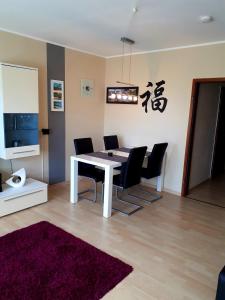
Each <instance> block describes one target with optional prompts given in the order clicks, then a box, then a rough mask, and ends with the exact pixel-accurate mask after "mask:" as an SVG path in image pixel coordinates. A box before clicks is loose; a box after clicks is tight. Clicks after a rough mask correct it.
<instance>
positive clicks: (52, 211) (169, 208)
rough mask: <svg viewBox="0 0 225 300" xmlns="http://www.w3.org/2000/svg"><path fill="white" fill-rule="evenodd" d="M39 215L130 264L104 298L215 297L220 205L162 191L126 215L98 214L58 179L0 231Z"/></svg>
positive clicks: (222, 257) (222, 236)
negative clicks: (73, 198)
mask: <svg viewBox="0 0 225 300" xmlns="http://www.w3.org/2000/svg"><path fill="white" fill-rule="evenodd" d="M41 220H47V221H49V222H51V223H53V224H55V225H57V226H60V227H61V228H64V229H65V230H66V231H68V232H70V233H72V234H74V235H76V236H77V237H80V238H82V239H83V240H85V241H87V242H89V243H91V244H92V245H94V246H96V247H98V248H99V249H101V250H103V251H105V252H107V253H109V254H111V255H113V256H116V257H118V258H120V259H121V260H123V261H125V262H127V263H128V264H131V265H132V266H133V267H134V271H133V272H132V273H131V274H130V275H129V276H128V277H127V278H125V279H124V280H123V281H122V282H121V283H120V284H118V285H117V286H116V287H115V288H114V289H113V290H112V291H111V292H109V293H108V294H107V295H106V296H105V297H104V299H107V300H110V299H111V300H112V299H116V300H120V299H121V300H126V299H128V300H132V299H143V300H144V299H148V300H151V299H161V300H167V299H168V300H182V299H185V300H188V299H191V300H195V299H196V300H201V299H202V300H207V299H210V300H212V299H215V291H216V285H217V277H218V273H219V271H220V269H221V268H222V267H223V265H224V264H225V209H222V208H219V207H213V206H210V205H207V204H204V203H201V202H197V201H193V200H190V199H184V198H183V199H182V198H180V197H178V196H173V195H170V194H164V197H163V198H162V199H160V200H159V201H157V202H155V203H153V204H151V205H149V206H146V207H145V208H144V209H142V210H140V211H138V212H137V213H135V214H134V215H132V216H130V217H127V216H124V215H121V214H120V213H114V214H113V216H112V217H111V218H110V219H104V218H103V217H102V207H101V205H100V204H99V203H92V202H90V201H88V200H82V201H80V202H79V203H78V204H77V205H75V206H73V205H71V204H70V202H69V185H68V184H58V185H55V186H51V187H50V188H49V202H48V203H46V204H43V205H40V206H37V207H34V208H31V209H27V210H24V211H21V212H18V213H15V214H12V215H10V216H6V217H3V218H1V219H0V235H4V234H6V233H8V232H11V231H13V230H15V229H18V228H22V227H25V226H28V225H30V224H33V223H36V222H38V221H41ZM31 238H32V237H31ZM62 300H63V299H62ZM90 300H91V299H90Z"/></svg>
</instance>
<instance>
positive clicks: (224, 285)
mask: <svg viewBox="0 0 225 300" xmlns="http://www.w3.org/2000/svg"><path fill="white" fill-rule="evenodd" d="M224 299H225V266H224V267H223V269H222V270H221V271H220V274H219V278H218V284H217V291H216V300H224Z"/></svg>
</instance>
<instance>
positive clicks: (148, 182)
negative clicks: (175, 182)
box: [141, 179, 181, 196]
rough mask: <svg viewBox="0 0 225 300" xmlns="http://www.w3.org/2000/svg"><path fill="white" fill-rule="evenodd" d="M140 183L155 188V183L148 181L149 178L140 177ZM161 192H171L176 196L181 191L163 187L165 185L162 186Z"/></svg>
mask: <svg viewBox="0 0 225 300" xmlns="http://www.w3.org/2000/svg"><path fill="white" fill-rule="evenodd" d="M141 184H143V185H144V186H146V187H151V188H154V189H156V183H153V182H150V181H149V180H146V179H142V180H141ZM163 192H166V193H169V194H173V195H176V196H181V192H177V191H174V190H171V189H168V188H165V187H163Z"/></svg>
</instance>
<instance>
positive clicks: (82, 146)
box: [73, 138, 95, 175]
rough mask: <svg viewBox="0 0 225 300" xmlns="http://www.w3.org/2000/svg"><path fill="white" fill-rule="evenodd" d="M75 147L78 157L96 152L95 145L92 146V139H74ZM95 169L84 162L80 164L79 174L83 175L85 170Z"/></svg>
mask: <svg viewBox="0 0 225 300" xmlns="http://www.w3.org/2000/svg"><path fill="white" fill-rule="evenodd" d="M73 142H74V147H75V152H76V154H77V155H79V154H87V153H91V152H94V148H93V144H92V139H91V138H80V139H74V140H73ZM94 168H95V167H94V166H92V165H89V164H86V163H83V162H80V161H79V163H78V174H80V175H82V174H81V172H83V171H85V170H87V169H88V170H90V169H94Z"/></svg>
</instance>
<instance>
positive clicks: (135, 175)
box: [120, 146, 147, 189]
mask: <svg viewBox="0 0 225 300" xmlns="http://www.w3.org/2000/svg"><path fill="white" fill-rule="evenodd" d="M146 150H147V147H146V146H144V147H137V148H133V149H131V151H130V154H129V156H128V160H127V163H126V164H125V165H124V166H122V168H121V173H120V176H121V177H120V182H121V185H122V187H123V188H124V189H126V188H129V187H131V186H134V185H136V184H139V183H140V181H141V170H142V164H143V161H144V157H145V153H146Z"/></svg>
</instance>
